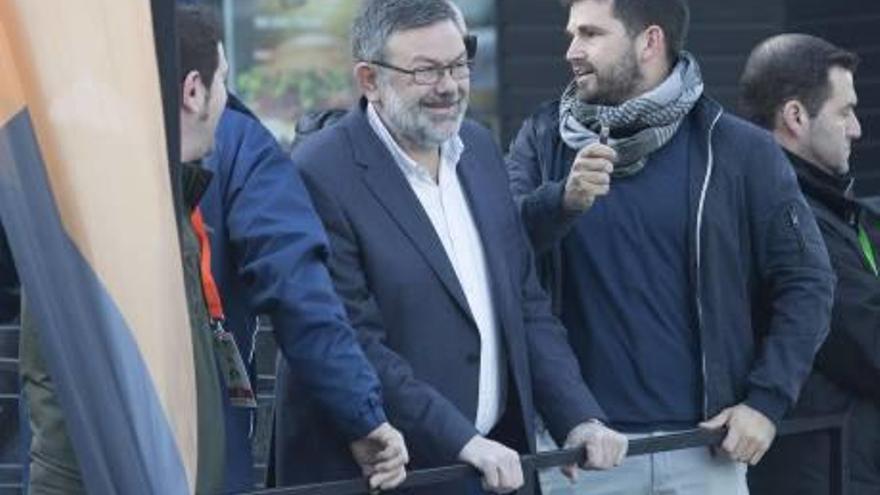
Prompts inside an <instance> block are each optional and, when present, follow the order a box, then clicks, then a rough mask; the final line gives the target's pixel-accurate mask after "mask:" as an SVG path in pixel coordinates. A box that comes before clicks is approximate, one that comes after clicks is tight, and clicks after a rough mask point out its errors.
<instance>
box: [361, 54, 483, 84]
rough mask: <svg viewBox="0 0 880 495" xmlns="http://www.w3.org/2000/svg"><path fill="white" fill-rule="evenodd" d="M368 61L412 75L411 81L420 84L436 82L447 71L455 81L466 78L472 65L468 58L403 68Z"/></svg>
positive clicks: (376, 61) (440, 79)
mask: <svg viewBox="0 0 880 495" xmlns="http://www.w3.org/2000/svg"><path fill="white" fill-rule="evenodd" d="M370 63H371V64H373V65H378V66H379V67H383V68H385V69H391V70H393V71H395V72H400V73H401V74H409V75H410V77H412V81H413V82H414V83H416V84H418V85H421V86H433V85H435V84H437V83H438V82H440V81H442V80H443V76H445V75H446V73H447V72H448V73H449V75H450V76H451V77H452V78H453V79H455V80H457V81H461V80H463V79H467V78H468V77H470V75H471V66H472V65H473V64H472V62H471V61H470V60H467V61H465V62H455V63H452V64H449V65H444V66H441V67H424V68H419V69H404V68H403V67H397V66H396V65H391V64H388V63H385V62H380V61H378V60H372V61H370Z"/></svg>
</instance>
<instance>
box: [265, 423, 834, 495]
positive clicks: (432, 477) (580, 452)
mask: <svg viewBox="0 0 880 495" xmlns="http://www.w3.org/2000/svg"><path fill="white" fill-rule="evenodd" d="M846 417H847V415H846V414H839V415H831V416H817V417H809V418H807V417H804V418H794V419H789V420H786V421H783V422H782V424H781V425H780V426H779V429H778V431H777V436H786V435H798V434H802V433H815V432H824V433H826V434H828V435H830V437H831V442H830V444H831V449H830V453H829V455H830V459H829V461H830V462H829V466H830V469H831V472H830V473H829V477H830V480H831V492H830V494H829V495H844V494H845V493H846V489H847V479H846V469H845V468H846V462H847V460H846V436H845V431H844V426H845V423H846ZM724 435H725V432H724V431H708V430H700V429H695V430H688V431H683V432H679V433H672V434H669V435H662V436H656V437H646V438H639V439H634V440H630V443H629V450H628V452H627V457H634V456H639V455H646V454H656V453H659V452H669V451H673V450H681V449H687V448H693V447H713V446H718V445H720V444H721V441H722V440H723V439H724ZM584 455H585V452H584V449H581V448H575V449H567V450H557V451H553V452H543V453H540V454H533V455H526V456H522V457H521V462H522V469H523V473H524V474H525V475H526V476H530V475H531V474H532V473H534V472H535V471H536V470H540V469H547V468H553V467H559V466H566V465H571V464H574V463H580V462H582V461H583V460H584ZM477 476H478V474H477V471H476V470H475V469H474V468H472V467H470V466H468V465H465V464H456V465H453V466H446V467H440V468H434V469H424V470H420V471H412V472H410V473H408V474H407V478H406V481H405V482H404V483H403V485H401V486H400V489H413V488H424V487H427V486H430V485H435V484H438V483H448V482H452V481H459V480H462V479H465V478H468V477H474V478H475V477H477ZM369 493H371V492H370V489H369V487H368V486H367V484H366V482H365V481H364V479H362V478H359V479H352V480H345V481H333V482H328V483H320V484H314V485H303V486H296V487H287V488H274V489H268V490H260V491H256V492H252V493H251V495H365V494H369Z"/></svg>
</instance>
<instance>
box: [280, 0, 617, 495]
mask: <svg viewBox="0 0 880 495" xmlns="http://www.w3.org/2000/svg"><path fill="white" fill-rule="evenodd" d="M465 34H466V33H465V32H464V26H463V25H462V22H461V19H460V17H459V16H458V14H457V13H456V11H455V9H454V8H453V7H452V6H451V5H450V4H449V2H448V1H447V0H366V1H365V2H364V6H363V10H362V11H361V13H360V15H359V16H358V17H357V19H356V21H355V23H354V27H353V29H352V35H353V36H352V38H353V55H354V58H355V60H356V63H355V65H354V74H355V78H356V80H357V83H358V86H359V88H360V90H361V92H362V93H363V95H364V97H363V98H362V99H361V101H360V102H359V103H358V104H357V106H356V107H355V108H353V109H352V110H351V111H350V112H349V113H348V114H347V115H346V116H345V117H344V118H343V119H342V120H341V121H339V122H338V123H336V124H335V125H333V126H331V127H329V128H327V129H324V130H322V131H320V132H318V133H316V134H314V135H313V136H310V137H309V138H308V139H306V140H305V141H304V142H302V143H301V144H300V145H298V147H297V148H296V150H294V152H293V155H292V156H293V161H294V163H295V164H296V165H297V166H298V167H299V168H300V170H301V171H302V174H303V178H304V179H305V182H306V186H307V187H308V188H309V191H310V192H311V194H312V198H313V199H314V201H315V207H316V209H317V210H318V213H319V215H320V216H321V219H322V220H323V222H324V225H325V227H326V229H327V231H328V234H329V235H330V244H331V247H332V249H331V261H330V267H331V273H332V275H333V279H334V282H335V284H336V288H337V291H338V292H339V294H340V296H341V297H342V299H343V300H344V301H345V305H346V309H347V310H348V315H349V317H350V318H351V320H352V323H353V325H354V327H355V328H356V329H357V330H358V333H359V336H360V338H361V343H362V345H363V347H364V350H365V352H366V354H367V356H368V357H369V358H370V360H371V362H372V363H373V365H374V366H375V367H376V369H377V371H378V373H379V376H380V378H381V380H382V386H383V393H384V395H385V403H386V407H387V410H388V414H389V417H390V418H391V419H392V421H393V422H394V424H395V425H397V426H398V427H400V429H401V430H402V431H403V433H404V435H405V436H406V439H407V443H408V445H409V446H410V450H411V452H412V458H413V461H412V466H413V467H414V468H416V467H431V466H439V465H444V464H451V463H454V462H456V461H463V462H466V463H468V464H470V465H471V466H474V467H475V468H476V469H477V470H479V472H480V473H481V475H482V483H483V486H482V488H481V487H480V486H479V484H478V483H474V482H473V481H475V480H469V482H467V483H451V484H444V485H438V486H433V487H428V488H424V489H421V490H419V491H418V493H419V494H428V493H435V494H443V495H447V494H456V495H459V494H465V495H467V494H474V493H482V492H483V490H489V491H492V492H497V493H507V492H510V491H513V490H516V489H518V488H519V487H520V486H521V485H523V484H527V485H531V484H532V483H530V482H531V481H533V480H531V479H524V477H523V473H522V471H521V467H520V462H519V455H518V453H520V452H522V453H527V452H533V451H534V445H535V444H534V433H533V432H534V429H533V424H532V419H533V415H534V411H535V409H537V410H540V411H541V413H542V414H543V416H544V418H545V420H546V421H547V423H548V426H549V427H550V428H551V430H552V431H553V432H554V435H555V436H556V438H557V439H558V440H559V442H560V443H567V445H569V446H571V447H575V446H582V447H583V448H585V449H586V450H587V453H588V461H587V464H586V466H587V467H592V468H609V467H612V466H613V465H615V464H617V463H619V462H620V461H621V459H622V457H623V455H624V453H625V451H626V439H625V437H623V436H622V435H620V434H618V433H616V432H613V431H612V430H610V429H608V428H606V427H605V426H604V425H602V424H601V423H600V422H599V420H601V419H602V418H603V414H602V411H601V409H599V407H598V405H597V404H596V403H595V401H593V399H592V395H591V394H590V391H589V389H587V387H586V386H585V385H584V383H583V380H582V379H581V377H580V375H579V373H578V370H577V364H576V362H575V360H574V356H573V355H572V353H571V348H570V347H569V346H568V343H567V341H566V340H565V331H564V329H563V328H562V326H561V325H560V324H559V322H558V320H556V319H555V318H554V317H553V316H552V314H551V312H550V306H549V301H548V300H547V297H546V295H545V294H544V292H543V291H541V289H540V287H539V285H538V283H537V280H536V279H535V277H534V265H533V263H532V259H531V254H530V252H529V248H528V243H527V240H526V239H525V236H524V233H523V231H522V227H521V224H520V221H519V218H518V216H517V214H516V210H515V208H514V205H513V201H512V198H511V197H510V192H509V190H508V188H507V179H506V175H505V172H504V163H503V161H502V159H501V156H500V153H499V151H498V149H497V145H496V144H495V143H494V140H493V138H492V135H491V134H490V133H489V132H488V131H487V130H486V129H484V128H482V127H480V126H478V125H477V124H475V123H473V122H471V121H469V120H466V119H465V117H464V114H465V109H466V108H467V104H468V96H469V89H470V85H469V77H470V63H469V60H468V58H469V57H468V50H467V48H466V45H465V42H464V36H465ZM292 385H295V382H293V380H291V378H290V377H289V376H288V377H287V378H283V377H282V379H281V380H280V381H279V386H281V387H291V386H292ZM292 395H293V396H296V394H295V389H293V390H292ZM279 411H280V412H281V411H287V412H282V413H280V414H279V430H278V431H279V435H278V437H277V441H276V445H278V447H279V457H278V459H279V461H281V460H282V459H284V460H285V461H284V462H279V463H278V466H279V469H281V467H282V466H284V469H286V470H287V472H286V473H282V474H281V475H280V476H279V478H281V479H280V481H281V482H282V483H283V484H289V483H294V482H306V481H316V480H327V479H336V478H340V477H346V476H351V475H352V472H353V469H354V466H352V465H351V463H350V462H344V459H343V458H342V456H341V454H342V452H343V449H342V447H343V445H341V444H340V443H339V441H338V440H337V439H336V438H334V436H333V435H332V433H331V432H330V431H328V430H327V429H326V428H325V427H324V425H323V423H324V421H323V419H322V418H320V416H319V414H320V412H319V411H316V410H314V409H313V408H310V407H308V405H306V404H296V405H295V406H293V407H289V408H288V407H285V406H281V409H279ZM288 418H289V419H288ZM298 423H302V424H307V425H309V426H308V427H302V426H299V425H298ZM312 425H317V426H312ZM282 428H284V429H285V432H284V433H282V430H281V429H282ZM301 445H318V446H320V448H318V449H315V450H312V451H308V452H304V451H301V450H298V448H299V446H301ZM288 466H290V467H288ZM291 467H292V468H291ZM528 493H531V492H528Z"/></svg>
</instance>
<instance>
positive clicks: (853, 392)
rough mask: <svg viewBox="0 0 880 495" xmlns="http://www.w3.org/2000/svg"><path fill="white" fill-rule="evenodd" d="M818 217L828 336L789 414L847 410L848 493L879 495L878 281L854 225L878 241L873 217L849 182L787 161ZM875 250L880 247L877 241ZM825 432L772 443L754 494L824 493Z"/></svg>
mask: <svg viewBox="0 0 880 495" xmlns="http://www.w3.org/2000/svg"><path fill="white" fill-rule="evenodd" d="M789 158H790V160H791V162H792V164H793V166H794V169H795V172H796V173H797V176H798V182H799V183H800V186H801V189H802V190H803V192H804V195H805V196H806V198H807V201H808V202H809V204H810V207H811V208H812V209H813V211H814V213H815V215H816V221H817V223H818V224H819V229H820V230H821V231H822V235H823V237H824V238H825V244H826V246H827V247H828V253H829V255H830V257H831V263H832V266H833V267H834V271H835V273H836V274H837V286H836V292H835V296H834V307H833V309H832V318H831V332H830V333H829V335H828V338H827V339H826V341H825V343H824V344H823V345H822V348H821V349H820V350H819V353H818V355H817V357H816V364H815V368H814V370H813V372H812V373H811V374H810V377H809V379H808V381H807V383H806V384H805V385H804V388H803V391H802V392H801V398H800V400H799V401H798V403H797V405H796V406H795V409H794V411H793V415H798V416H815V415H822V414H832V413H845V412H848V411H849V412H850V414H851V416H850V420H849V423H848V432H849V435H848V440H849V445H848V447H849V449H848V454H849V472H850V478H849V484H850V490H849V491H848V492H847V493H849V494H869V493H870V494H876V493H880V408H878V406H880V278H878V277H877V276H876V275H875V274H874V272H873V269H872V268H871V267H870V265H869V264H868V262H867V259H866V257H865V256H864V254H863V253H862V249H861V246H860V245H859V240H858V227H859V225H860V224H861V225H866V226H867V227H869V229H870V231H871V233H872V234H874V235H875V236H876V233H877V231H876V228H877V218H878V212H877V210H876V207H875V206H873V205H871V204H869V203H862V202H860V201H856V200H853V199H850V198H849V197H848V194H847V193H848V191H849V190H850V189H851V185H852V180H851V179H850V178H848V177H834V176H831V175H829V174H826V173H824V172H822V171H821V170H819V169H818V168H816V167H815V166H813V165H811V164H809V163H807V162H806V161H804V160H802V159H801V158H798V157H796V156H794V155H789ZM874 246H875V250H876V248H877V247H880V244H878V243H877V241H876V240H875V241H874ZM829 447H830V446H829V444H828V438H827V435H825V434H824V433H819V434H811V435H798V436H795V437H782V438H779V439H777V441H776V443H775V444H774V446H773V447H772V448H771V450H770V451H769V452H768V453H767V455H766V456H765V458H764V460H763V461H762V462H761V464H760V465H759V466H758V467H757V468H756V469H753V470H751V472H750V475H749V478H750V479H749V483H750V485H751V489H752V493H753V495H765V494H766V495H770V494H772V495H787V494H791V495H795V494H797V495H805V494H806V495H809V494H815V495H825V494H827V493H829V492H828V487H829V478H828V476H829V469H830V467H831V466H830V451H829Z"/></svg>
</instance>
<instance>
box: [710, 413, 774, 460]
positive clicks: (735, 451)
mask: <svg viewBox="0 0 880 495" xmlns="http://www.w3.org/2000/svg"><path fill="white" fill-rule="evenodd" d="M724 427H727V436H725V437H724V441H723V442H721V450H723V451H724V452H726V453H727V454H728V455H729V456H730V457H731V458H732V459H733V460H735V461H737V462H745V463H748V464H750V465H752V466H754V465H756V464H758V462H760V461H761V458H762V457H764V454H765V453H766V452H767V449H769V448H770V445H771V444H772V443H773V438H774V437H775V436H776V426H775V425H774V424H773V422H772V421H770V420H769V419H767V416H764V415H763V414H761V413H760V412H758V411H757V410H755V409H752V408H751V407H749V406H747V405H745V404H739V405H736V406H733V407H728V408H727V409H725V410H723V411H721V412H720V413H718V415H717V416H715V417H714V418H712V419H710V420H709V421H706V422H703V423H700V428H706V429H708V430H717V429H720V428H724Z"/></svg>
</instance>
